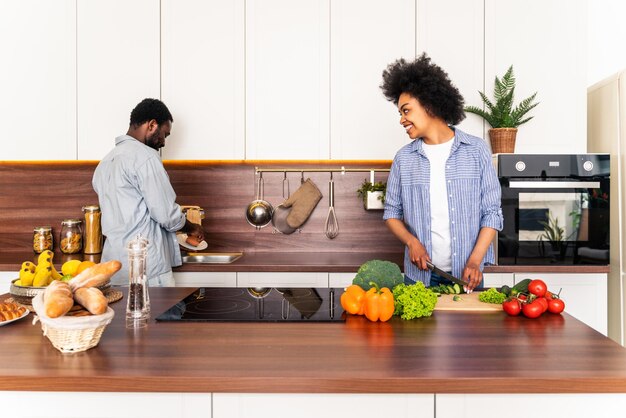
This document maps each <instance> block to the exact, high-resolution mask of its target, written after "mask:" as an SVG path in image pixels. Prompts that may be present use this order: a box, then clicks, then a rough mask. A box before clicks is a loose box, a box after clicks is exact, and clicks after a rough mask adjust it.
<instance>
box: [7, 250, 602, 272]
mask: <svg viewBox="0 0 626 418" xmlns="http://www.w3.org/2000/svg"><path fill="white" fill-rule="evenodd" d="M88 257H89V259H92V260H93V261H96V262H98V261H99V260H100V258H99V255H95V256H88ZM70 258H79V259H82V258H83V255H82V254H75V255H66V254H61V253H60V252H59V253H55V256H54V264H55V265H56V266H57V267H59V268H60V267H61V264H62V263H63V262H64V261H67V260H68V259H70ZM36 259H37V256H36V255H35V254H34V253H33V252H32V251H27V252H24V251H21V252H3V253H0V271H15V272H16V276H15V277H16V278H17V272H18V271H19V268H20V265H21V264H22V262H23V261H26V260H31V261H36ZM372 259H381V260H388V261H392V262H394V263H396V264H398V265H399V266H400V268H401V269H402V268H403V264H404V254H402V253H401V252H399V253H372V252H321V253H320V252H314V253H311V252H294V253H284V252H255V253H252V252H250V253H245V254H244V256H243V257H241V258H240V259H239V260H236V261H235V262H233V263H231V264H184V265H182V266H180V267H176V268H174V271H175V272H184V271H192V272H203V271H206V272H255V271H258V272H290V271H293V272H345V273H350V272H356V271H357V270H358V268H359V266H360V265H361V264H363V263H364V262H366V261H368V260H372ZM484 272H485V273H608V272H610V266H607V265H604V266H600V265H599V266H594V265H589V266H583V265H575V266H573V265H571V266H556V265H545V266H544V265H537V266H529V265H519V266H486V267H485V271H484Z"/></svg>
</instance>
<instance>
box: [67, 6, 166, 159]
mask: <svg viewBox="0 0 626 418" xmlns="http://www.w3.org/2000/svg"><path fill="white" fill-rule="evenodd" d="M77 9H78V10H77V21H78V28H77V34H78V35H77V36H78V39H77V46H78V58H77V66H78V159H79V160H100V159H101V158H102V157H104V155H106V153H107V152H109V151H110V150H111V149H112V148H113V147H114V146H115V137H116V136H119V135H122V134H125V133H126V131H127V130H128V123H129V118H130V112H131V110H133V108H134V107H135V106H136V105H137V103H139V102H140V101H141V100H143V99H144V98H147V97H151V98H157V99H158V98H159V97H160V87H159V86H160V80H159V77H160V70H159V68H160V64H161V63H160V52H159V48H160V46H159V31H160V28H159V0H134V1H126V0H110V1H80V0H79V1H78V8H77ZM166 104H167V103H166ZM170 110H171V111H172V114H173V117H174V120H176V112H175V109H170ZM173 129H175V128H173ZM166 143H167V142H166ZM166 146H167V145H166Z"/></svg>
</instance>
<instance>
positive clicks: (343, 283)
mask: <svg viewBox="0 0 626 418" xmlns="http://www.w3.org/2000/svg"><path fill="white" fill-rule="evenodd" d="M354 276H356V271H355V272H354V273H328V287H340V288H345V287H348V286H350V285H351V284H352V280H353V279H354Z"/></svg>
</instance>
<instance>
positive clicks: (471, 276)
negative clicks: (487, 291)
mask: <svg viewBox="0 0 626 418" xmlns="http://www.w3.org/2000/svg"><path fill="white" fill-rule="evenodd" d="M463 280H465V281H466V282H468V283H469V284H468V285H467V289H466V291H467V293H471V292H472V290H474V288H475V287H476V286H478V285H479V284H480V283H481V282H482V281H483V272H482V271H480V265H479V264H478V263H474V262H472V261H468V262H467V264H466V265H465V268H464V269H463Z"/></svg>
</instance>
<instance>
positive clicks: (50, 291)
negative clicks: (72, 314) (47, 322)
mask: <svg viewBox="0 0 626 418" xmlns="http://www.w3.org/2000/svg"><path fill="white" fill-rule="evenodd" d="M73 305H74V298H73V297H72V290H71V289H70V285H69V284H67V283H66V282H62V281H60V280H53V281H52V283H50V284H49V285H48V287H46V291H45V292H44V294H43V306H44V310H45V312H46V315H47V316H48V317H50V318H58V317H60V316H63V315H65V314H66V313H68V312H69V311H70V309H72V306H73Z"/></svg>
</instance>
